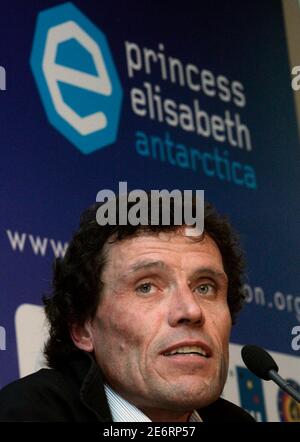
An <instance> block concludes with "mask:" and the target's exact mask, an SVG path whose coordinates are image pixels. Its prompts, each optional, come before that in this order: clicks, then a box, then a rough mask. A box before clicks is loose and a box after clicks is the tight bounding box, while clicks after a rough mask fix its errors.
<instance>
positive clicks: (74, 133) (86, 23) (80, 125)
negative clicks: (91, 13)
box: [30, 3, 123, 154]
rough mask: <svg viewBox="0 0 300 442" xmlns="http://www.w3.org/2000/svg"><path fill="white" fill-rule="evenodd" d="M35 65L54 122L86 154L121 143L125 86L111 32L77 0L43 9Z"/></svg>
mask: <svg viewBox="0 0 300 442" xmlns="http://www.w3.org/2000/svg"><path fill="white" fill-rule="evenodd" d="M30 64H31V69H32V72H33V75H34V78H35V81H36V83H37V87H38V90H39V93H40V96H41V99H42V102H43V105H44V108H45V111H46V114H47V117H48V120H49V122H50V123H51V124H52V125H53V126H54V127H55V128H56V129H57V130H58V131H59V132H60V133H61V134H63V135H64V136H65V137H66V138H67V139H68V140H69V141H70V142H71V143H72V144H74V145H75V146H76V147H77V148H78V149H79V150H80V151H81V152H82V153H85V154H88V153H91V152H93V151H95V150H97V149H101V148H102V147H104V146H107V145H109V144H112V143H114V142H115V140H116V137H117V130H118V124H119V117H120V110H121V104H122V96H123V92H122V88H121V84H120V81H119V78H118V74H117V71H116V68H115V65H114V62H113V59H112V57H111V54H110V49H109V47H108V43H107V40H106V37H105V35H104V34H103V33H102V32H101V31H100V29H99V28H97V27H96V26H95V25H94V24H93V23H92V22H91V21H90V20H89V19H88V18H87V17H85V16H84V15H83V14H82V13H81V12H80V11H79V9H77V8H76V7H75V6H74V5H73V4H72V3H64V4H63V5H60V6H57V7H54V8H51V9H47V10H46V11H43V12H41V13H40V14H39V16H38V20H37V25H36V30H35V35H34V41H33V47H32V53H31V59H30Z"/></svg>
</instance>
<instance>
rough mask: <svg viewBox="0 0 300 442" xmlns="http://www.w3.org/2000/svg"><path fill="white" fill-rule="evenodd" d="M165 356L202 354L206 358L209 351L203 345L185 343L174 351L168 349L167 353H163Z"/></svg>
mask: <svg viewBox="0 0 300 442" xmlns="http://www.w3.org/2000/svg"><path fill="white" fill-rule="evenodd" d="M163 355H164V356H169V357H170V356H175V355H186V356H189V355H196V356H201V357H204V358H208V357H209V354H208V353H207V351H206V350H204V349H203V348H202V347H200V346H198V345H185V346H182V347H178V348H175V349H174V350H172V351H166V352H165V353H163Z"/></svg>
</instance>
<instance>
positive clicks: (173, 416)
mask: <svg viewBox="0 0 300 442" xmlns="http://www.w3.org/2000/svg"><path fill="white" fill-rule="evenodd" d="M140 410H141V411H142V412H143V413H144V414H145V415H146V416H148V417H149V419H151V421H152V422H188V421H189V418H190V416H191V414H192V412H190V413H184V414H182V413H180V412H178V413H174V412H170V411H169V410H153V409H147V408H140Z"/></svg>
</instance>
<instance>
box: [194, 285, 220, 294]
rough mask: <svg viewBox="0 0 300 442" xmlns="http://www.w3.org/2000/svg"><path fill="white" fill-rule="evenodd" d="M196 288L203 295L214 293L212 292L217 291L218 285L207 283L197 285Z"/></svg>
mask: <svg viewBox="0 0 300 442" xmlns="http://www.w3.org/2000/svg"><path fill="white" fill-rule="evenodd" d="M196 290H197V291H198V293H200V294H201V295H207V294H210V293H212V294H213V293H215V291H216V287H215V286H214V285H213V284H209V283H205V284H200V285H198V287H196Z"/></svg>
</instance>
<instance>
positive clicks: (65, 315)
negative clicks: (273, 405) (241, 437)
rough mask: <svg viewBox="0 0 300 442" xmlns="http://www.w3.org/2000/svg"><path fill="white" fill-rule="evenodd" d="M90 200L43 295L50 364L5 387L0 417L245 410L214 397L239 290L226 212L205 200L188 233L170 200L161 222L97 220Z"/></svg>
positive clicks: (241, 416)
mask: <svg viewBox="0 0 300 442" xmlns="http://www.w3.org/2000/svg"><path fill="white" fill-rule="evenodd" d="M98 207H99V206H94V207H93V208H91V209H89V210H88V211H87V212H86V213H85V214H84V215H83V217H82V220H81V224H80V228H79V230H78V232H77V233H76V234H75V235H74V237H73V239H72V241H71V243H70V245H69V248H68V251H67V254H66V256H65V258H64V259H63V260H61V261H59V260H58V261H57V262H56V265H55V269H54V290H53V294H52V296H51V297H49V298H48V299H45V308H46V314H47V317H48V320H49V324H50V338H49V340H48V343H47V345H46V348H45V355H46V356H47V360H48V364H49V367H50V368H51V369H43V370H40V371H39V372H37V373H35V374H33V375H30V376H27V377H25V378H23V379H20V380H18V381H16V382H14V383H13V384H11V385H9V386H7V387H5V388H4V389H3V390H2V392H0V420H12V421H22V420H25V421H88V422H92V421H102V422H111V421H119V422H120V421H127V422H128V421H148V422H150V421H154V422H187V421H190V422H197V421H199V422H201V421H204V422H206V421H214V422H230V421H231V422H234V421H253V419H252V417H251V416H250V415H248V414H247V413H246V412H245V411H244V410H242V409H241V408H239V407H237V406H235V405H233V404H231V403H229V402H227V401H225V400H223V399H221V398H220V395H221V393H222V390H223V387H224V384H225V381H226V377H227V370H228V342H229V335H230V330H231V324H232V322H233V321H234V320H235V317H236V314H237V312H238V311H239V310H240V308H241V306H242V304H243V301H244V296H243V294H242V290H241V287H242V270H243V263H242V256H241V252H240V249H239V246H238V242H237V240H236V237H235V235H234V234H233V232H232V230H231V228H230V226H229V224H228V223H227V221H226V220H225V219H223V218H221V217H220V216H219V215H217V214H216V213H215V211H214V210H213V209H212V207H211V206H210V205H206V207H205V220H204V222H205V224H204V233H203V234H202V235H199V236H189V235H188V234H187V232H188V231H189V229H187V226H184V225H181V226H178V225H174V214H173V212H171V223H170V224H171V225H169V226H165V225H160V226H151V225H149V226H140V225H138V226H131V225H127V226H118V225H117V226H111V225H107V226H100V225H98V224H97V222H96V212H97V208H98ZM129 207H130V205H129ZM150 219H151V213H150V212H149V221H150ZM149 223H150V222H149ZM16 398H17V399H16Z"/></svg>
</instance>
